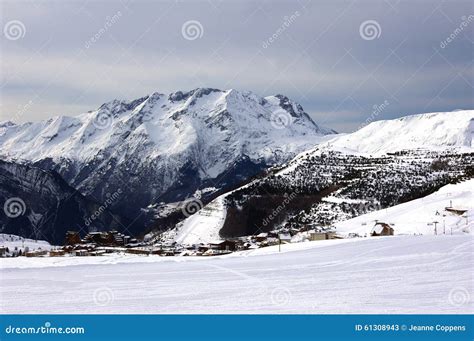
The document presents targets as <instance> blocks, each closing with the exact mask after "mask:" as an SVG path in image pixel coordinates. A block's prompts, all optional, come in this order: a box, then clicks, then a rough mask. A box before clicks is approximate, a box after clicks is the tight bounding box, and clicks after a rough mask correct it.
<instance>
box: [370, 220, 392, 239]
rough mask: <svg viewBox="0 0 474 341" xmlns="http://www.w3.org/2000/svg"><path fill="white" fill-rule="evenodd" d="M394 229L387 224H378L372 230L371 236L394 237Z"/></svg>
mask: <svg viewBox="0 0 474 341" xmlns="http://www.w3.org/2000/svg"><path fill="white" fill-rule="evenodd" d="M393 233H394V229H393V227H391V226H390V225H389V224H387V223H380V222H378V223H376V224H375V226H374V227H373V228H372V231H371V232H370V235H371V236H372V237H375V236H393Z"/></svg>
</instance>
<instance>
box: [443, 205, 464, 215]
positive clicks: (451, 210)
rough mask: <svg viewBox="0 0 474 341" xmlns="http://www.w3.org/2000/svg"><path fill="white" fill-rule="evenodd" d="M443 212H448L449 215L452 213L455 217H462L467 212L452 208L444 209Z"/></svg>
mask: <svg viewBox="0 0 474 341" xmlns="http://www.w3.org/2000/svg"><path fill="white" fill-rule="evenodd" d="M445 210H446V211H448V212H450V213H454V214H456V215H463V214H464V213H466V212H467V210H466V209H462V208H454V207H445Z"/></svg>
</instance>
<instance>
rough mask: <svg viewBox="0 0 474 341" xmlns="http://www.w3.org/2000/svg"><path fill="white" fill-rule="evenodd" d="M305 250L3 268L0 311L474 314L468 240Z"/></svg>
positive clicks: (386, 241)
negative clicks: (460, 297) (458, 298)
mask: <svg viewBox="0 0 474 341" xmlns="http://www.w3.org/2000/svg"><path fill="white" fill-rule="evenodd" d="M305 244H307V248H306V249H299V250H295V251H288V249H291V248H292V247H293V245H283V246H282V248H283V251H284V252H282V253H269V254H260V255H259V254H258V253H256V254H255V255H251V253H242V254H241V255H240V256H239V255H231V256H224V257H217V258H202V259H199V260H192V259H191V258H181V257H180V258H172V259H171V257H170V259H163V258H161V257H157V261H156V262H155V261H150V258H149V257H146V258H144V259H146V262H145V261H144V262H134V263H118V264H81V265H67V271H65V268H64V266H60V267H54V266H50V267H36V266H35V265H34V263H32V265H31V266H32V267H27V268H15V267H14V266H12V264H10V267H3V266H2V269H1V271H0V275H1V277H0V284H1V291H0V299H1V302H2V303H1V311H0V312H1V313H7V314H15V313H43V314H49V313H119V314H123V313H144V314H147V313H158V314H160V313H196V314H212V313H249V314H254V313H270V314H273V313H277V314H279V313H310V314H312V313H315V314H316V313H402V314H408V313H412V314H418V313H420V314H423V313H428V314H437V313H472V312H473V311H474V309H473V308H474V305H473V295H472V292H473V287H474V284H473V283H474V282H473V275H472V269H473V268H474V266H473V265H474V264H473V263H474V262H473V257H472V256H473V249H474V248H473V246H474V242H473V237H472V235H456V236H416V237H415V236H398V237H379V238H361V239H359V240H355V241H350V242H342V243H341V242H339V241H336V242H331V241H329V242H324V241H322V242H312V243H305ZM285 248H286V249H287V250H285ZM246 255H249V256H246ZM7 261H13V262H14V261H16V260H15V259H3V260H2V262H0V264H5V263H4V262H7ZM35 261H38V262H41V261H42V259H37V260H35ZM71 261H74V259H73V260H71ZM39 266H42V265H39ZM453 291H454V292H456V291H457V292H458V293H461V294H462V295H464V296H463V297H464V299H463V300H462V302H461V303H462V304H459V302H454V303H452V302H453V300H452V297H453V295H454V294H453ZM450 293H451V295H450ZM450 298H451V299H450Z"/></svg>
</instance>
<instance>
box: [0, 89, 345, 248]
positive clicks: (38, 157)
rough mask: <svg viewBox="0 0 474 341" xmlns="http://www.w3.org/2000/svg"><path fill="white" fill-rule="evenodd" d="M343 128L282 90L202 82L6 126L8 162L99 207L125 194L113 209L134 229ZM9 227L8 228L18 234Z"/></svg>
mask: <svg viewBox="0 0 474 341" xmlns="http://www.w3.org/2000/svg"><path fill="white" fill-rule="evenodd" d="M334 133H336V132H335V131H334V130H331V129H328V128H324V127H321V126H318V125H317V124H316V123H315V122H313V120H312V119H311V118H310V117H309V116H308V115H307V114H306V113H305V111H304V110H303V108H302V107H301V106H300V105H299V104H297V103H295V102H293V101H292V100H290V99H289V98H287V97H285V96H283V95H276V96H269V97H259V96H257V95H255V94H253V93H251V92H240V91H236V90H226V91H222V90H217V89H210V88H199V89H195V90H192V91H189V92H181V91H178V92H175V93H171V94H168V95H165V94H160V93H153V94H151V95H149V96H146V97H143V98H139V99H136V100H133V101H119V100H114V101H111V102H108V103H105V104H103V105H102V106H100V107H99V108H98V109H97V110H94V111H90V112H88V113H85V114H82V115H79V116H76V117H68V116H57V117H53V118H51V119H48V120H45V121H40V122H34V123H32V122H29V123H24V124H15V123H12V122H3V123H1V124H0V158H1V159H3V160H6V161H9V162H15V163H17V164H18V167H20V168H21V165H29V166H34V167H38V168H40V169H44V170H47V171H54V172H55V174H56V173H57V174H59V175H60V176H61V177H62V178H63V179H64V180H65V182H67V184H68V185H69V186H71V187H72V188H74V189H77V191H78V192H80V193H81V195H83V196H85V197H87V198H90V200H93V201H96V202H98V203H101V202H104V201H106V200H108V199H109V198H110V196H112V195H115V194H116V193H118V192H120V196H119V197H118V198H116V200H112V201H111V202H110V204H109V205H108V208H109V209H110V210H111V212H115V213H116V214H119V215H120V216H121V217H122V218H123V219H125V220H129V221H131V222H132V226H130V228H131V229H132V230H133V231H137V230H140V229H141V230H145V229H146V228H150V227H155V228H166V227H167V226H169V224H171V225H173V224H174V222H175V220H180V219H182V218H181V217H182V216H181V215H180V214H179V212H180V210H179V209H178V210H171V212H172V213H175V215H174V218H173V219H174V220H172V221H171V222H169V221H168V222H166V223H164V222H163V220H161V222H160V219H161V218H162V217H163V216H165V219H166V216H167V213H166V214H164V213H163V212H164V211H165V209H164V208H168V206H166V204H169V203H171V206H173V203H175V202H180V201H183V200H185V199H188V198H192V197H193V196H196V197H198V198H199V200H200V202H202V203H206V202H208V201H210V200H211V199H213V198H214V197H216V196H217V195H219V194H221V193H224V192H226V191H228V190H229V189H233V188H236V187H238V186H239V185H240V184H241V183H242V182H245V181H247V180H248V179H250V178H252V177H253V176H255V175H257V174H260V173H261V172H262V171H264V170H266V169H268V168H269V167H271V166H274V165H279V164H281V163H284V162H286V161H288V160H290V159H291V158H292V157H294V156H295V155H296V154H298V153H300V152H302V151H304V150H306V149H309V148H311V147H313V146H314V145H316V144H318V143H320V142H322V141H325V140H327V139H328V138H330V136H331V135H332V134H334ZM11 167H13V166H11ZM42 174H43V173H42ZM48 174H50V173H48ZM51 174H52V173H51ZM9 176H11V177H14V176H15V173H14V172H13V173H12V174H10V175H9ZM22 181H26V182H28V181H32V182H34V179H22ZM68 190H69V189H68ZM68 190H65V191H66V192H67V191H68ZM16 192H18V193H15V189H14V188H11V189H10V191H8V193H7V194H5V195H7V196H8V195H11V196H21V195H20V194H23V195H24V196H28V195H33V193H29V194H27V193H22V192H21V190H20V189H18V191H16ZM56 195H58V196H62V194H58V193H57V194H56ZM38 198H39V197H38ZM27 206H28V205H27ZM174 207H176V205H175V206H174ZM45 209H46V208H45ZM79 211H80V210H79ZM168 211H169V210H168ZM176 212H178V213H176ZM36 214H40V213H39V212H36ZM77 214H79V212H76V213H75V214H73V216H75V215H77ZM81 214H82V213H81ZM28 217H30V218H31V216H28ZM38 217H39V216H38ZM30 218H27V217H26V216H25V217H24V219H30ZM44 218H45V217H44V216H43V217H42V218H41V219H44ZM35 219H36V218H35ZM35 219H30V220H29V221H30V225H31V226H29V225H28V224H27V223H26V221H25V220H23V225H22V226H24V228H26V229H29V230H31V229H33V228H34V226H36V225H37V222H36V220H35ZM38 219H40V218H38ZM96 223H97V222H94V223H93V224H92V227H94V224H96ZM48 224H49V223H48ZM162 224H165V225H164V226H162ZM66 225H67V224H66ZM70 225H71V224H70ZM72 225H74V224H72ZM8 226H10V227H11V226H13V225H11V223H10V225H8ZM15 226H16V225H15ZM10 227H9V228H8V232H9V233H14V232H15V231H13V230H14V229H13V228H10ZM53 227H54V225H50V224H49V225H48V227H47V228H49V229H52V228H53ZM96 227H97V228H101V227H102V225H100V226H96ZM45 228H46V227H45ZM54 228H55V227H54ZM65 228H66V226H62V227H61V228H58V230H64V229H65ZM70 228H71V229H72V228H74V226H70ZM3 229H5V227H3ZM12 229H13V230H12ZM5 232H6V231H5ZM58 233H59V232H58ZM27 237H29V235H27ZM55 238H56V237H54V238H53V239H54V240H56V239H55ZM49 240H50V241H51V238H50V239H49Z"/></svg>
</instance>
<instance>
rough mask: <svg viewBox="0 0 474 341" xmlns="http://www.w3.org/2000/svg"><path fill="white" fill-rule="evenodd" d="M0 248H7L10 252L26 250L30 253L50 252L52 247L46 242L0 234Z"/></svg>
mask: <svg viewBox="0 0 474 341" xmlns="http://www.w3.org/2000/svg"><path fill="white" fill-rule="evenodd" d="M0 246H4V247H7V248H8V249H9V250H10V252H11V251H13V250H14V249H15V248H16V249H18V250H21V251H22V252H23V251H25V248H28V249H29V250H30V251H34V250H39V249H41V250H51V248H52V246H51V244H49V243H48V242H47V241H44V240H34V239H28V238H23V237H19V236H16V235H13V234H5V233H0Z"/></svg>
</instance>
